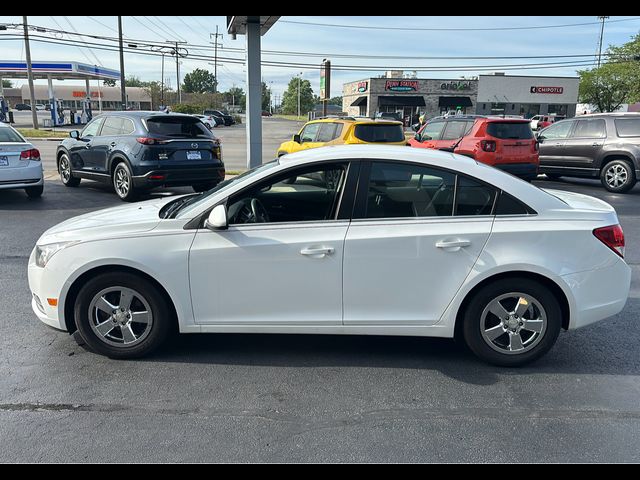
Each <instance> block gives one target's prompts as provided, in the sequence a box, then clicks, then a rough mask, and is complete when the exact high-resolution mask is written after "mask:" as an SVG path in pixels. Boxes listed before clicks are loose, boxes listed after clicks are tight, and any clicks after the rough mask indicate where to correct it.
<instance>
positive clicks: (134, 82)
mask: <svg viewBox="0 0 640 480" xmlns="http://www.w3.org/2000/svg"><path fill="white" fill-rule="evenodd" d="M124 85H125V86H126V87H144V86H145V82H143V81H142V80H140V78H139V77H136V76H135V75H131V76H129V77H127V78H126V79H125V81H124Z"/></svg>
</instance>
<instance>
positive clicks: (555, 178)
mask: <svg viewBox="0 0 640 480" xmlns="http://www.w3.org/2000/svg"><path fill="white" fill-rule="evenodd" d="M544 175H545V176H546V177H547V178H548V179H549V180H553V181H554V182H557V181H558V180H560V177H562V175H559V174H557V173H545V174H544Z"/></svg>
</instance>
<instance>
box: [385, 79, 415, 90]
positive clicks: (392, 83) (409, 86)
mask: <svg viewBox="0 0 640 480" xmlns="http://www.w3.org/2000/svg"><path fill="white" fill-rule="evenodd" d="M384 89H385V90H391V91H392V92H410V91H414V92H415V91H417V90H418V81H417V80H387V81H386V83H385V84H384Z"/></svg>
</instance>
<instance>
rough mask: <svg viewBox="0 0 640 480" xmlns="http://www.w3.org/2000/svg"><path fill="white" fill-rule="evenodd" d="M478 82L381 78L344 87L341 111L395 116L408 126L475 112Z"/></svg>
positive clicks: (372, 115) (352, 113)
mask: <svg viewBox="0 0 640 480" xmlns="http://www.w3.org/2000/svg"><path fill="white" fill-rule="evenodd" d="M477 90H478V81H477V80H474V79H471V80H466V79H462V80H461V79H454V80H449V79H444V80H442V79H440V80H438V79H417V78H404V77H381V78H369V79H366V80H359V81H356V82H350V83H346V84H344V85H343V89H342V103H343V104H342V109H343V111H345V112H347V114H349V115H364V116H369V117H374V116H375V115H376V114H377V113H379V112H385V113H386V112H391V113H398V114H400V115H401V116H402V118H403V119H404V121H405V124H406V125H408V124H410V123H413V122H415V121H417V119H418V117H419V116H420V115H422V114H426V116H427V118H429V117H435V116H437V115H442V114H444V113H447V112H450V111H459V112H461V113H474V112H475V104H476V95H477Z"/></svg>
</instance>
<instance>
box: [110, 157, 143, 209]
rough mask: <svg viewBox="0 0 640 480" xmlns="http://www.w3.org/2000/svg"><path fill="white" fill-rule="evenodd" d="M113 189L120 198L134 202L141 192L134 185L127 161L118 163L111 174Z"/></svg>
mask: <svg viewBox="0 0 640 480" xmlns="http://www.w3.org/2000/svg"><path fill="white" fill-rule="evenodd" d="M111 182H112V183H113V189H114V191H115V192H116V195H117V196H118V197H119V198H120V200H124V201H125V202H134V201H135V200H136V199H137V198H138V194H139V192H138V191H137V190H136V189H135V188H134V186H133V176H132V175H131V170H130V169H129V166H128V165H127V164H126V162H120V163H118V164H117V165H116V166H115V168H114V169H113V173H112V174H111Z"/></svg>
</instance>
